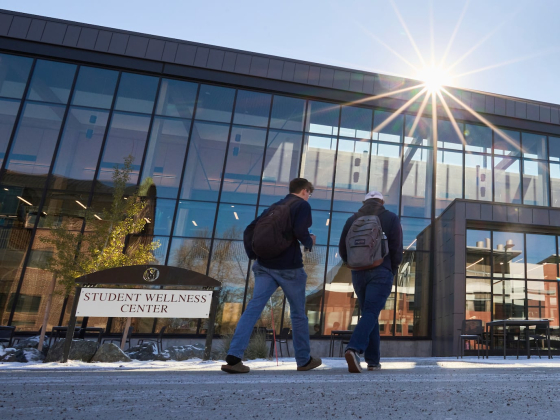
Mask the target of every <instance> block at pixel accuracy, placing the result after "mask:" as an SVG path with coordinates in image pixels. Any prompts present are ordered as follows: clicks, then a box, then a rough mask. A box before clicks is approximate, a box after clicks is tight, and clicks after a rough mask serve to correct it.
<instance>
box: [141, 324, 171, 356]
mask: <svg viewBox="0 0 560 420" xmlns="http://www.w3.org/2000/svg"><path fill="white" fill-rule="evenodd" d="M166 328H167V325H166V326H165V327H161V330H159V334H158V336H157V337H156V338H150V339H141V340H138V345H140V344H142V343H149V342H152V343H156V346H157V348H158V351H159V352H160V353H161V352H162V351H163V334H164V333H165V329H166Z"/></svg>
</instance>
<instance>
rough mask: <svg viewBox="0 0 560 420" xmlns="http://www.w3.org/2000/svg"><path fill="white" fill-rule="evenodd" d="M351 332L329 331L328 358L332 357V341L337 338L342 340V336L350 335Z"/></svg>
mask: <svg viewBox="0 0 560 420" xmlns="http://www.w3.org/2000/svg"><path fill="white" fill-rule="evenodd" d="M352 333H353V331H352V330H332V331H331V342H330V344H329V357H333V353H334V340H336V339H337V338H340V339H342V336H344V335H346V334H350V335H351V334H352Z"/></svg>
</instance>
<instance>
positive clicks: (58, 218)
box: [37, 189, 89, 231]
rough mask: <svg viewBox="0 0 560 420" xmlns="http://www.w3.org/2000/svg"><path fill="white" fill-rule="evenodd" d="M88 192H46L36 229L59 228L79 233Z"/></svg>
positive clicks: (83, 218) (84, 215)
mask: <svg viewBox="0 0 560 420" xmlns="http://www.w3.org/2000/svg"><path fill="white" fill-rule="evenodd" d="M88 198H89V191H87V192H83V193H73V192H71V191H68V190H51V189H49V190H47V195H46V198H45V203H44V204H43V207H42V209H41V212H40V217H39V224H38V225H37V226H38V228H47V227H51V226H60V225H62V224H64V225H65V226H66V228H67V229H69V230H75V231H79V230H80V229H81V228H82V224H83V222H84V220H85V217H86V210H85V209H84V206H85V205H87V202H88Z"/></svg>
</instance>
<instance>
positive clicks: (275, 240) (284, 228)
mask: <svg viewBox="0 0 560 420" xmlns="http://www.w3.org/2000/svg"><path fill="white" fill-rule="evenodd" d="M296 201H298V199H297V198H296V199H293V200H288V201H286V202H284V203H282V204H273V205H272V206H271V207H270V208H269V209H268V211H267V212H266V213H264V214H263V215H261V217H260V218H259V220H258V221H257V223H256V224H255V225H254V227H252V228H250V226H251V225H249V226H247V228H246V229H245V232H244V234H243V235H244V237H245V238H247V237H249V239H250V243H251V247H252V249H253V252H254V253H255V254H256V255H257V256H258V257H259V258H262V259H263V260H269V259H272V258H275V257H277V256H279V255H280V254H281V253H282V252H284V251H285V250H286V249H288V248H289V246H290V245H291V244H292V243H293V242H294V239H295V237H294V233H293V225H292V216H291V212H290V208H291V206H292V204H293V203H295V202H296Z"/></svg>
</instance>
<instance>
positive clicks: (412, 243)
mask: <svg viewBox="0 0 560 420" xmlns="http://www.w3.org/2000/svg"><path fill="white" fill-rule="evenodd" d="M416 239H418V238H416ZM416 239H415V240H413V241H412V242H411V244H410V245H409V246H407V247H406V249H409V248H410V247H411V246H412V245H414V244H415V243H416Z"/></svg>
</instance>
